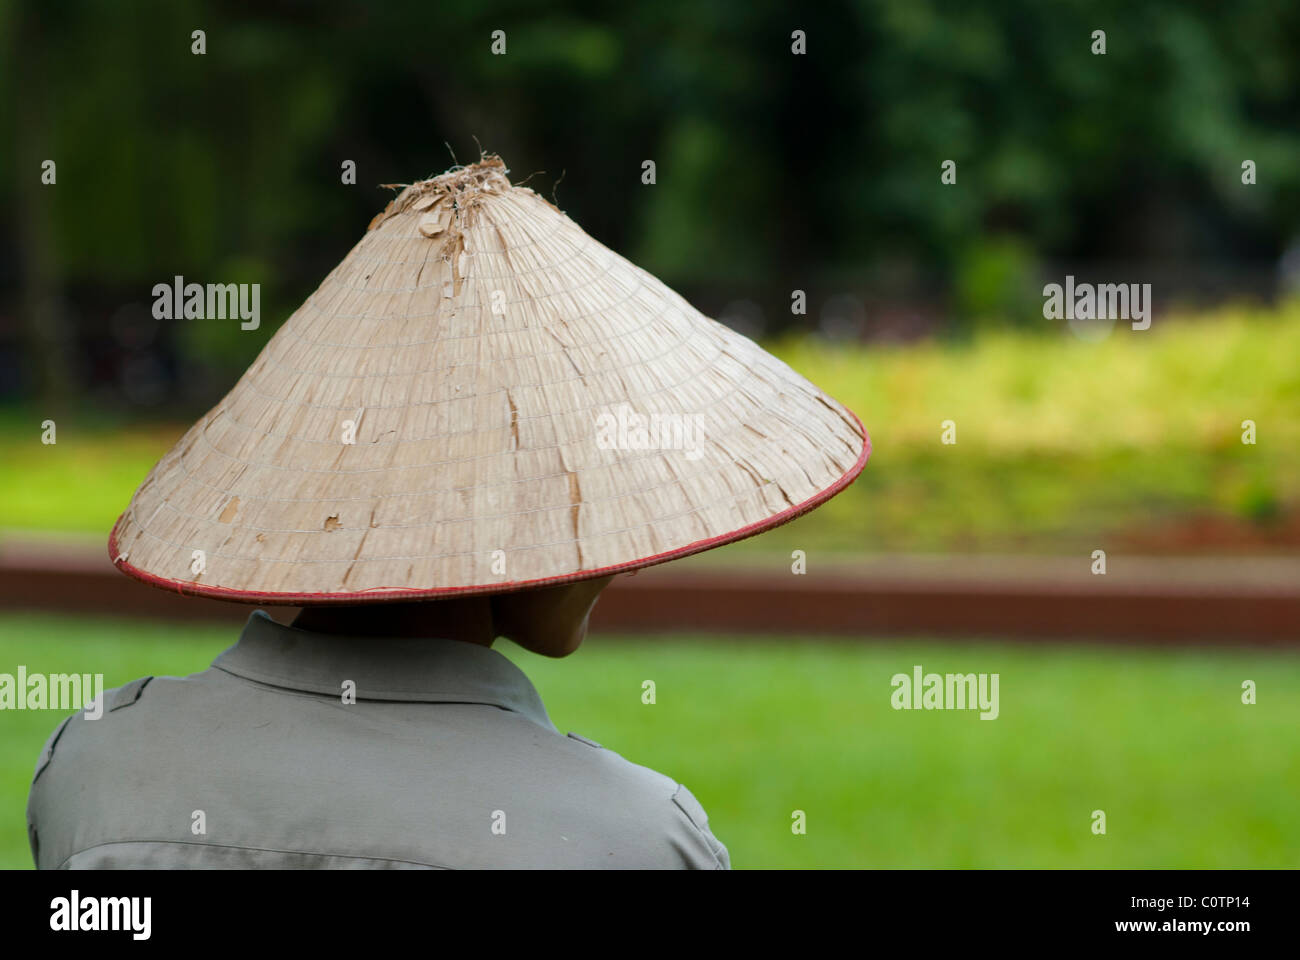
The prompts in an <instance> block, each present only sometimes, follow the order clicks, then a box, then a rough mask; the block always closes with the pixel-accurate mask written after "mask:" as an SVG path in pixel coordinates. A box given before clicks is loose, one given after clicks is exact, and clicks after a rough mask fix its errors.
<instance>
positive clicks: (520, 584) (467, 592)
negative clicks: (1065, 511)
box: [108, 405, 871, 607]
mask: <svg viewBox="0 0 1300 960" xmlns="http://www.w3.org/2000/svg"><path fill="white" fill-rule="evenodd" d="M841 406H842V409H843V410H844V411H845V412H846V413H848V415H849V416H851V417H852V418H853V422H854V423H855V424H856V425H857V428H858V431H859V433H861V434H862V450H861V451H860V452H859V453H858V458H857V460H856V461H855V462H854V463H853V465H852V466H851V467H849V469H848V470H846V471H845V472H844V474H843V475H842V476H840V478H839V479H838V480H836V481H835V482H834V483H832V484H831V485H830V486H828V487H826V488H825V489H824V490H821V491H819V492H818V493H816V494H814V495H813V496H811V497H809V498H808V499H807V500H804V501H803V502H802V503H798V504H795V505H794V506H792V507H789V508H788V509H786V510H783V511H781V512H780V513H777V514H774V515H773V516H771V517H768V518H767V519H766V520H760V521H758V522H757V523H751V524H749V525H747V526H744V527H740V528H739V529H737V530H733V531H731V532H729V533H723V534H719V535H718V536H715V537H709V538H707V539H704V540H696V541H695V542H693V543H688V544H686V545H685V546H683V547H677V548H676V549H674V550H669V551H666V552H664V553H658V554H654V555H652V556H649V557H644V558H641V559H637V560H628V561H625V562H623V563H618V564H614V565H612V566H608V567H599V568H596V569H592V570H578V571H576V572H574V573H566V574H562V575H560V576H557V577H542V578H539V579H536V580H515V581H507V582H504V583H485V584H475V585H473V586H468V587H432V588H429V589H416V590H412V589H407V588H404V587H376V588H373V589H370V590H361V591H355V592H351V593H292V592H278V591H257V590H235V589H232V588H230V587H216V586H206V585H204V584H198V583H194V582H193V581H186V580H172V579H169V578H167V577H160V576H158V575H157V574H153V573H149V572H148V571H147V570H142V569H140V568H139V567H136V566H133V565H132V564H131V563H129V562H128V561H127V560H126V559H122V558H119V554H118V550H117V531H118V528H119V527H120V526H121V524H122V519H123V518H124V517H125V516H126V513H125V512H123V513H122V514H121V515H120V516H119V517H118V518H117V521H116V522H115V523H114V524H113V529H112V531H111V532H110V533H109V535H108V555H109V558H110V559H111V560H112V561H113V565H114V566H115V567H117V569H118V570H120V571H121V572H122V573H124V574H126V575H127V576H128V577H131V578H132V579H134V580H139V581H140V582H141V583H145V584H148V585H149V586H151V587H157V588H158V589H160V590H167V591H168V592H171V593H178V594H180V595H181V596H185V597H203V598H206V599H209V600H225V601H228V602H231V603H245V604H261V605H265V606H291V607H302V606H328V605H331V604H344V605H349V606H352V605H357V604H363V603H392V602H395V601H409V600H442V599H449V598H451V597H469V596H476V595H484V594H497V593H515V592H518V591H520V590H532V589H536V588H538V587H549V586H558V585H559V584H563V583H577V582H579V581H581V580H595V579H598V578H600V577H607V576H612V575H614V574H618V573H627V572H629V571H632V570H641V569H644V568H645V567H652V566H655V565H657V564H660V563H667V562H668V561H670V560H680V559H681V558H683V557H689V556H692V555H694V554H697V553H703V552H704V551H705V550H712V549H713V548H715V547H721V546H725V545H726V544H729V543H735V542H737V541H739V540H746V539H748V538H750V537H752V536H756V535H757V534H760V533H766V532H767V531H768V530H773V529H775V528H776V527H780V526H783V525H784V524H787V523H789V522H790V521H791V520H794V519H796V518H798V517H800V516H802V515H803V514H805V513H807V512H808V511H810V510H812V509H814V508H815V507H819V506H821V505H822V504H823V503H825V502H826V501H828V500H830V499H831V498H832V497H834V496H835V495H836V494H838V493H841V492H842V491H844V490H845V489H847V488H848V486H849V485H850V484H851V483H853V481H854V480H856V479H857V478H858V474H860V473H861V472H862V470H863V468H864V467H865V466H866V465H867V459H868V458H869V457H870V456H871V437H870V435H869V434H868V433H867V428H866V427H865V426H863V424H862V421H861V420H860V419H859V418H858V415H857V414H855V413H854V412H853V411H852V410H850V409H849V408H848V407H843V405H841Z"/></svg>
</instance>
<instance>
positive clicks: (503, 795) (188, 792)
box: [27, 610, 730, 869]
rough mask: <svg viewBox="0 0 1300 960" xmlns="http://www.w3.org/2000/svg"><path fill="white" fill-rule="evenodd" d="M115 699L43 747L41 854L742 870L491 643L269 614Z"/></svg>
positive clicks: (644, 775) (659, 782) (48, 860)
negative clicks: (332, 629)
mask: <svg viewBox="0 0 1300 960" xmlns="http://www.w3.org/2000/svg"><path fill="white" fill-rule="evenodd" d="M349 691H354V693H355V702H345V701H346V700H348V699H349V696H348V694H349ZM104 698H105V700H104V710H103V715H102V716H101V717H99V718H98V719H90V718H87V717H86V716H84V715H83V714H82V713H77V714H73V715H72V716H71V717H69V718H68V719H67V720H65V721H64V722H63V724H62V725H61V726H60V727H59V728H58V729H57V730H56V731H55V732H54V734H53V735H52V736H51V737H50V739H49V742H48V743H47V744H46V746H45V749H44V751H43V752H42V755H41V757H40V760H39V761H38V763H37V767H36V775H35V778H34V779H33V782H32V788H31V794H30V797H29V799H28V806H27V821H28V834H29V837H30V840H31V846H32V855H33V857H34V858H35V860H36V865H37V867H39V868H58V867H64V868H169V867H171V868H188V867H195V868H213V867H229V868H246V867H271V868H378V869H401V868H421V867H425V868H451V869H473V868H496V867H502V868H509V867H522V868H552V867H568V868H584V867H585V868H677V869H681V868H694V869H725V868H728V867H729V866H730V862H729V859H728V856H727V850H726V848H725V847H724V846H723V845H722V844H721V843H719V842H718V841H717V840H716V839H715V838H714V836H713V834H712V833H710V831H709V826H708V818H707V816H706V815H705V813H704V810H703V809H702V808H701V807H700V805H699V803H698V802H697V801H696V800H695V798H694V797H693V796H692V795H691V793H690V791H689V790H687V789H686V788H685V787H684V786H682V785H680V784H678V783H676V782H675V781H673V780H671V779H669V778H668V777H665V776H663V775H662V774H659V773H655V772H654V771H653V770H649V769H647V768H646V767H641V766H637V765H636V764H634V763H629V762H628V761H627V760H624V759H623V758H622V757H620V756H619V755H618V754H616V753H614V752H612V751H610V750H606V749H603V748H601V747H600V746H598V745H596V744H594V743H593V742H591V741H589V740H587V739H585V738H581V737H577V736H575V735H573V734H570V735H568V736H565V735H563V734H560V733H559V732H558V731H557V730H556V729H555V727H554V725H553V724H552V723H551V721H550V718H549V717H548V716H547V714H546V708H545V707H543V706H542V701H541V699H540V698H539V697H538V695H537V691H536V690H535V689H534V688H533V685H532V684H531V683H529V681H528V678H527V677H526V676H524V674H523V673H522V671H520V670H519V668H518V667H516V666H515V665H514V664H513V663H511V662H510V661H509V660H508V659H506V657H504V656H503V655H501V654H500V653H498V652H496V651H495V650H492V649H489V648H487V647H481V646H476V645H474V644H470V643H463V642H460V641H456V640H425V639H406V638H402V639H395V638H379V637H336V636H329V635H325V634H319V633H311V632H308V631H304V630H299V629H295V628H293V627H286V626H282V625H280V624H277V623H276V622H275V621H274V620H272V619H271V618H270V617H268V616H267V615H266V614H265V613H263V612H262V611H260V610H259V611H257V612H256V613H254V614H253V615H252V616H251V617H250V618H249V620H248V624H247V626H246V627H245V628H244V631H243V634H242V635H241V636H240V638H239V642H238V643H237V644H236V645H235V646H233V647H231V648H230V649H229V650H226V651H225V652H224V653H222V654H221V655H220V656H219V657H217V659H216V660H215V661H213V664H212V666H211V667H210V668H208V669H207V670H204V671H202V672H201V673H196V674H193V675H191V676H188V677H146V678H143V679H141V680H136V681H133V682H132V683H129V684H127V685H126V686H123V687H118V688H115V689H113V690H109V691H106V692H105V693H104Z"/></svg>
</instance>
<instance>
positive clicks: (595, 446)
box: [109, 157, 870, 604]
mask: <svg viewBox="0 0 1300 960" xmlns="http://www.w3.org/2000/svg"><path fill="white" fill-rule="evenodd" d="M869 449H870V445H869V441H868V438H867V436H866V432H865V431H864V430H863V428H862V425H861V423H859V422H858V419H857V418H856V417H855V416H854V415H853V414H852V413H851V412H849V411H848V410H847V409H846V408H845V407H843V406H841V405H840V404H839V403H837V402H836V401H834V400H832V399H831V398H829V397H827V396H826V395H825V394H823V393H822V392H821V391H820V390H818V389H817V388H816V387H815V386H813V385H812V384H811V383H809V382H807V381H806V380H804V379H803V378H802V377H800V376H799V375H798V374H796V373H795V372H794V371H792V370H791V369H790V368H789V367H787V366H786V365H785V364H783V363H781V362H780V361H779V360H777V359H776V358H774V357H772V356H771V355H770V354H768V353H767V352H765V351H764V350H762V349H761V348H760V347H759V346H757V345H756V344H755V343H753V342H752V341H750V340H748V339H746V338H745V337H743V336H741V335H739V334H737V333H735V332H733V331H731V330H730V329H728V328H727V327H725V326H723V325H721V324H719V323H716V322H715V321H713V320H710V319H709V318H707V317H705V316H703V315H702V314H700V313H699V312H698V311H696V310H695V309H693V308H692V307H691V306H690V304H688V303H687V302H686V301H685V300H683V299H682V298H681V297H680V296H678V295H677V294H676V293H674V292H673V291H672V290H670V289H669V288H668V287H666V286H665V285H664V284H663V283H661V282H660V281H658V280H656V279H655V278H654V277H653V276H651V275H650V274H649V273H647V272H646V271H644V270H642V269H640V268H639V267H636V266H634V265H633V264H631V263H629V262H628V261H627V260H625V259H623V258H622V257H620V256H618V255H617V254H615V253H613V252H611V251H610V250H609V249H607V248H605V247H604V246H602V245H601V244H599V243H597V242H596V241H595V240H593V239H592V238H591V237H589V236H588V235H587V234H586V233H584V232H583V231H582V230H581V229H580V228H579V227H578V226H577V225H576V224H575V223H574V222H573V221H572V220H570V219H569V218H568V217H566V216H565V215H564V214H563V213H562V212H561V211H559V210H558V209H556V208H555V207H554V206H552V205H551V204H550V203H548V202H547V201H546V200H544V199H542V198H541V197H539V196H538V195H537V194H536V193H534V192H533V191H532V190H528V189H526V188H521V187H515V186H512V185H511V184H510V181H509V180H508V179H507V177H506V170H505V167H504V165H503V164H502V163H501V161H500V160H499V159H498V158H496V157H486V158H484V159H483V160H482V161H480V162H479V163H476V164H474V165H472V166H470V167H461V168H454V169H453V170H452V171H450V172H448V173H446V174H443V175H442V176H439V177H435V178H433V179H431V180H426V181H422V182H419V183H415V184H411V185H408V186H406V187H405V189H403V190H402V191H401V193H400V194H399V195H398V196H397V197H396V198H395V199H394V200H393V201H392V202H391V203H390V204H389V205H388V207H387V208H386V209H385V210H384V211H383V212H382V213H380V214H379V215H378V216H377V217H376V218H375V219H374V220H373V221H372V222H371V224H370V229H369V231H368V232H367V233H366V235H365V236H364V237H363V238H362V240H361V241H360V242H359V243H358V244H357V245H356V246H355V247H354V248H353V249H352V251H351V252H350V253H349V254H348V255H347V257H346V258H345V259H344V260H343V262H342V263H340V264H339V265H338V266H337V267H336V268H335V269H334V270H333V271H332V272H331V273H330V274H329V276H328V277H326V278H325V281H324V282H323V283H322V284H321V286H320V287H319V288H318V289H317V290H316V291H315V293H313V294H312V295H311V296H310V297H309V298H308V299H307V302H306V303H304V304H303V305H302V306H301V307H300V308H299V309H298V310H297V311H296V312H295V313H294V314H293V315H292V316H290V317H289V319H288V320H287V321H286V322H285V323H284V324H283V325H282V326H281V327H280V329H279V330H278V331H277V332H276V334H275V335H274V336H273V337H272V338H271V340H270V341H269V342H268V343H267V345H266V347H265V349H264V350H263V351H262V353H261V354H260V355H259V356H258V358H257V359H256V361H254V363H253V364H252V366H251V367H250V368H249V369H248V370H247V372H246V373H245V374H244V375H243V377H242V378H241V379H240V380H239V382H238V383H237V384H236V385H235V386H234V388H233V389H232V390H231V391H230V393H228V394H227V395H226V397H225V398H224V399H223V400H221V402H220V403H218V404H217V406H216V407H214V408H213V409H212V410H211V411H210V412H209V413H208V414H207V415H205V416H204V417H203V418H202V419H201V420H200V421H199V422H198V423H196V424H195V425H194V426H193V427H192V428H191V429H190V430H189V431H188V432H187V433H186V434H185V435H184V437H182V438H181V440H180V441H179V442H178V443H177V444H176V446H175V447H174V448H173V449H172V450H171V451H170V452H169V453H168V454H167V455H166V456H165V457H163V459H162V460H161V461H160V462H159V463H158V464H157V465H156V466H155V467H154V469H153V470H152V471H151V472H150V474H149V476H148V477H147V478H146V479H145V481H144V483H143V484H142V485H141V487H140V489H139V490H137V491H136V494H135V496H134V497H133V498H132V500H131V503H130V505H129V506H128V507H127V509H126V511H125V512H124V513H123V514H122V516H121V518H120V519H119V520H118V523H117V526H116V527H115V528H114V530H113V534H112V536H111V538H110V542H109V550H110V553H111V555H112V556H113V559H114V561H115V562H116V563H117V565H118V566H119V567H120V568H121V569H122V570H123V571H125V572H126V573H128V574H130V575H132V576H135V577H138V578H140V579H142V580H145V581H147V582H151V583H154V584H156V585H159V586H166V587H169V588H171V589H176V590H179V591H181V592H182V593H187V594H198V595H206V596H216V597H222V598H226V599H232V600H246V601H249V602H260V603H276V602H281V603H300V604H307V603H327V602H348V603H358V602H366V601H371V600H376V601H377V600H394V599H409V598H412V597H426V596H427V597H434V596H440V595H446V594H455V593H488V592H497V591H505V590H512V589H520V588H523V587H528V586H540V585H542V584H547V583H558V582H564V581H570V580H578V579H584V578H587V577H595V576H602V575H605V574H608V573H612V572H616V571H619V570H629V569H634V568H637V567H642V566H647V565H649V564H651V563H657V562H661V561H663V560H667V559H672V558H673V557H677V556H684V555H686V554H689V553H694V552H698V551H699V550H703V549H707V548H709V547H713V546H718V545H720V544H722V543H726V542H729V541H731V540H736V539H740V538H741V537H744V536H749V535H751V534H753V533H757V532H759V531H760V530H764V529H767V528H769V527H771V526H775V525H777V524H778V523H782V522H785V521H786V520H789V519H792V518H793V517H794V516H797V515H798V514H799V513H801V512H803V511H804V510H806V509H810V508H811V507H813V506H816V505H817V504H818V503H820V502H822V501H823V500H825V499H827V498H829V497H830V496H832V495H833V494H834V493H836V492H838V491H839V490H841V489H843V488H844V487H845V486H847V485H848V483H850V482H851V481H852V480H853V478H854V477H855V476H856V475H857V473H858V472H859V471H860V470H861V469H862V466H863V464H864V463H865V461H866V458H867V454H868V452H869ZM195 551H202V554H201V561H202V562H201V564H200V563H198V562H197V561H196V558H195ZM200 567H201V572H196V569H199V568H200Z"/></svg>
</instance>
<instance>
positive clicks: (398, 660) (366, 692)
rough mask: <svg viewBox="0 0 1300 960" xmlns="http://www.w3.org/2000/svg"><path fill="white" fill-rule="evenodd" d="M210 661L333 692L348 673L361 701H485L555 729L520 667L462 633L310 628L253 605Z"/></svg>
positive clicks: (256, 676)
mask: <svg viewBox="0 0 1300 960" xmlns="http://www.w3.org/2000/svg"><path fill="white" fill-rule="evenodd" d="M212 665H213V666H214V667H216V668H217V669H218V670H223V671H225V672H226V673H230V674H233V675H234V676H237V677H243V678H245V679H247V680H255V681H257V682H258V683H265V684H269V685H271V686H275V687H283V688H284V689H286V690H300V691H303V692H306V693H321V694H328V695H330V696H336V697H337V696H340V695H341V694H342V692H343V682H344V681H345V680H351V681H353V682H354V683H355V684H356V693H357V700H359V701H364V700H394V701H407V702H412V701H413V702H418V703H484V704H491V705H492V706H496V707H501V708H502V709H504V710H512V711H514V712H515V713H518V714H522V715H523V716H525V717H527V718H528V719H529V720H531V721H532V722H533V723H536V724H538V725H539V726H542V727H545V728H546V729H548V730H554V729H555V727H554V726H553V725H552V723H551V720H550V717H548V716H547V715H546V707H545V706H543V704H542V698H541V697H539V696H538V695H537V690H536V689H534V687H533V685H532V684H531V683H530V682H529V680H528V678H527V677H526V676H524V673H523V671H522V670H520V669H519V668H518V667H516V666H515V665H514V664H513V663H511V662H510V661H509V660H508V659H506V657H505V656H503V655H502V654H500V653H497V652H496V651H495V650H493V649H491V648H490V647H483V646H479V645H478V644H474V643H466V642H464V641H461V640H443V639H438V638H434V637H429V638H424V637H369V636H366V637H360V636H341V635H336V634H326V633H315V632H312V631H310V630H300V629H298V628H296V627H288V626H284V625H283V624H279V623H276V622H275V621H274V620H272V619H271V618H270V617H269V616H267V614H266V612H265V611H263V610H257V611H255V612H254V613H253V615H252V616H250V617H249V618H248V623H247V624H245V626H244V631H243V633H241V634H240V636H239V642H238V643H236V644H235V645H234V646H233V647H231V648H230V649H229V650H226V651H225V652H223V653H222V654H221V655H220V656H218V657H217V659H216V660H214V661H213V662H212Z"/></svg>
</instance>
